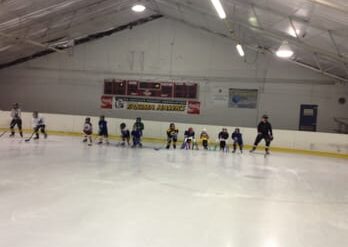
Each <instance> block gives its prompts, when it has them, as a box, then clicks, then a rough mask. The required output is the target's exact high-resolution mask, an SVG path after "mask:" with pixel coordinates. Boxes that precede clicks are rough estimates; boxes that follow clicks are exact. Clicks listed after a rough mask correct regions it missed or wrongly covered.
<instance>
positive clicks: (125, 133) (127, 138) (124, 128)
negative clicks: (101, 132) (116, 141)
mask: <svg viewBox="0 0 348 247" xmlns="http://www.w3.org/2000/svg"><path fill="white" fill-rule="evenodd" d="M120 129H121V138H122V142H121V145H122V146H125V145H126V142H127V144H128V146H129V145H130V142H129V141H130V132H129V129H128V128H127V126H126V124H125V123H121V124H120Z"/></svg>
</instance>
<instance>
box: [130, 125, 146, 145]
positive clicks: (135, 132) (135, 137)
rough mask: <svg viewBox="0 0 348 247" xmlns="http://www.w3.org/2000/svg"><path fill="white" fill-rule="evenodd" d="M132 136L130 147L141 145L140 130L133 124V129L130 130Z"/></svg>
mask: <svg viewBox="0 0 348 247" xmlns="http://www.w3.org/2000/svg"><path fill="white" fill-rule="evenodd" d="M131 134H132V138H133V145H132V148H135V147H137V146H139V147H142V146H143V144H142V143H141V135H142V133H141V130H140V129H137V128H136V126H133V130H132V133H131Z"/></svg>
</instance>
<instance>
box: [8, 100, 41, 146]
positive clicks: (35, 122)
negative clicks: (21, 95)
mask: <svg viewBox="0 0 348 247" xmlns="http://www.w3.org/2000/svg"><path fill="white" fill-rule="evenodd" d="M16 126H17V128H18V132H19V135H20V136H21V137H23V130H22V111H21V109H20V108H19V104H18V103H15V104H13V107H12V109H11V123H10V132H11V134H10V137H14V136H15V127H16ZM32 126H33V134H32V135H31V137H33V136H34V139H35V140H36V139H39V131H41V133H42V134H43V135H44V137H45V138H47V133H46V124H45V120H44V118H43V116H42V115H41V114H39V113H38V112H37V111H34V112H33V118H32ZM6 132H7V131H5V132H4V133H6ZM4 133H3V134H4ZM31 137H30V139H31Z"/></svg>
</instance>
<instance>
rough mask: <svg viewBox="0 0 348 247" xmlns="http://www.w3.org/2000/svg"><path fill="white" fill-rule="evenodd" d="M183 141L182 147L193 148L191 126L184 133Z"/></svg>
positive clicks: (194, 142)
mask: <svg viewBox="0 0 348 247" xmlns="http://www.w3.org/2000/svg"><path fill="white" fill-rule="evenodd" d="M184 138H185V139H184V143H183V144H182V146H181V148H182V149H193V148H194V146H195V145H196V139H195V132H194V131H193V128H191V127H190V128H188V130H186V131H185V133H184Z"/></svg>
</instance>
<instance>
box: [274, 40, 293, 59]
mask: <svg viewBox="0 0 348 247" xmlns="http://www.w3.org/2000/svg"><path fill="white" fill-rule="evenodd" d="M276 55H277V57H280V58H290V57H292V55H294V52H293V50H291V48H290V46H289V43H288V42H287V41H284V42H283V43H282V45H281V46H280V47H279V49H278V51H277V52H276Z"/></svg>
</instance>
